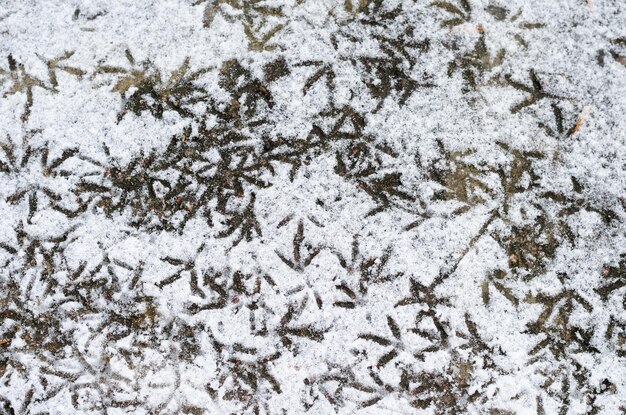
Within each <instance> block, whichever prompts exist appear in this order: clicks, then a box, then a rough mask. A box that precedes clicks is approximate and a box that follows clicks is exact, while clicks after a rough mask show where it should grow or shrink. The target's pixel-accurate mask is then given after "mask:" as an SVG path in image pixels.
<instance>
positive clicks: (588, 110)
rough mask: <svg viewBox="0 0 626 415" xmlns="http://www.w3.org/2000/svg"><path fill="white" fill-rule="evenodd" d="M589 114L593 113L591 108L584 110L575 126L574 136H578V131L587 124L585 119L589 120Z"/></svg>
mask: <svg viewBox="0 0 626 415" xmlns="http://www.w3.org/2000/svg"><path fill="white" fill-rule="evenodd" d="M589 113H591V107H585V108H583V110H582V112H581V113H580V115H579V116H578V120H577V121H576V125H575V126H574V130H573V131H572V134H576V133H577V132H578V130H580V128H581V127H582V126H583V123H584V122H585V118H587V116H588V115H589Z"/></svg>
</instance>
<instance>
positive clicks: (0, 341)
mask: <svg viewBox="0 0 626 415" xmlns="http://www.w3.org/2000/svg"><path fill="white" fill-rule="evenodd" d="M7 343H11V340H10V339H8V340H0V346H2V345H3V344H7Z"/></svg>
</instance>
